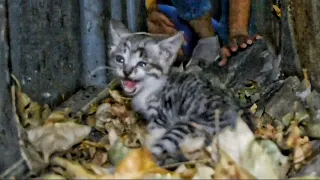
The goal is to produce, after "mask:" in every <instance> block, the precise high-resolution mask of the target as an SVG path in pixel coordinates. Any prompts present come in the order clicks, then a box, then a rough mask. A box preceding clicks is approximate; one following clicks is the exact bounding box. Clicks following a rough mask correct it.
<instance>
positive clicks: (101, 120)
mask: <svg viewBox="0 0 320 180" xmlns="http://www.w3.org/2000/svg"><path fill="white" fill-rule="evenodd" d="M110 108H111V104H109V103H103V104H101V105H99V107H98V108H97V111H96V115H95V116H96V128H98V129H104V126H105V123H108V122H110V121H112V119H111V116H112V115H111V109H110Z"/></svg>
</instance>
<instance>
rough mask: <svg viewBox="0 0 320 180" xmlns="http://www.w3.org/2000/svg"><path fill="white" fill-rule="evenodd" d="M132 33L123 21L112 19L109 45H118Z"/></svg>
mask: <svg viewBox="0 0 320 180" xmlns="http://www.w3.org/2000/svg"><path fill="white" fill-rule="evenodd" d="M130 33H131V32H130V31H129V30H128V29H127V28H126V27H125V26H124V25H123V24H122V22H121V21H117V20H113V19H110V23H109V33H108V34H109V45H111V46H112V45H117V44H118V43H119V42H120V40H121V38H122V37H124V36H127V35H129V34H130Z"/></svg>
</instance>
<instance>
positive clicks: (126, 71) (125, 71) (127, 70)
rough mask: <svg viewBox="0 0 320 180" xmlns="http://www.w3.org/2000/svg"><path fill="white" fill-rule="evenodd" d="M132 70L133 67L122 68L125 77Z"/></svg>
mask: <svg viewBox="0 0 320 180" xmlns="http://www.w3.org/2000/svg"><path fill="white" fill-rule="evenodd" d="M132 71H133V68H129V67H125V68H124V69H123V74H124V75H125V76H126V77H128V76H129V75H130V74H131V73H132Z"/></svg>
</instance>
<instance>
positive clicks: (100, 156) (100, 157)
mask: <svg viewBox="0 0 320 180" xmlns="http://www.w3.org/2000/svg"><path fill="white" fill-rule="evenodd" d="M107 161H108V155H107V152H104V151H102V150H98V151H97V152H96V153H95V155H94V157H93V159H92V161H91V163H92V164H96V165H98V166H102V165H103V164H105V163H106V162H107Z"/></svg>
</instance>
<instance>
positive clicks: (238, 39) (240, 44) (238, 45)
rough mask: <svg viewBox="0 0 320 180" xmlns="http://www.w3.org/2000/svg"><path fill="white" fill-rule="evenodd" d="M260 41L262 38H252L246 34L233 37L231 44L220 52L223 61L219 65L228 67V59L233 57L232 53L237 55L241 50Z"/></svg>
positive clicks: (256, 36)
mask: <svg viewBox="0 0 320 180" xmlns="http://www.w3.org/2000/svg"><path fill="white" fill-rule="evenodd" d="M259 39H262V36H260V35H258V34H257V35H254V36H251V37H250V36H249V35H246V34H237V35H233V36H231V38H230V40H229V44H228V45H226V46H224V47H222V48H221V50H220V57H221V61H220V62H219V65H220V66H224V65H226V64H227V62H228V58H229V57H230V56H231V53H236V52H237V51H239V50H244V49H246V48H247V47H248V46H250V45H252V44H253V43H254V42H255V41H256V40H259Z"/></svg>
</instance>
